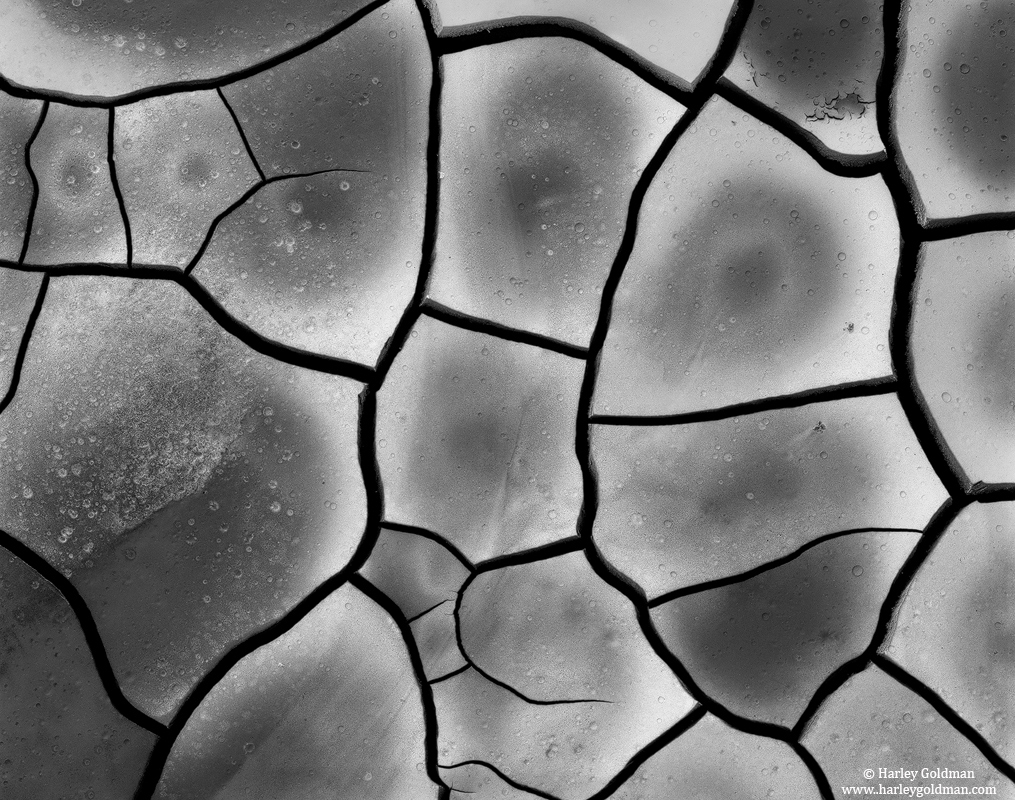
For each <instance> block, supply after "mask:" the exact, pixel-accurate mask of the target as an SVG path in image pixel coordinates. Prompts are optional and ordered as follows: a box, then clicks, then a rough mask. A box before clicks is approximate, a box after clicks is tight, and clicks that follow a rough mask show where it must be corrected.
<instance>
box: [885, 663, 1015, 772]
mask: <svg viewBox="0 0 1015 800" xmlns="http://www.w3.org/2000/svg"><path fill="white" fill-rule="evenodd" d="M874 664H875V666H877V667H879V668H880V669H882V670H883V671H884V672H886V673H887V674H888V675H890V676H891V677H892V678H894V679H895V680H896V681H898V682H899V683H901V684H902V685H903V686H905V687H906V688H907V689H909V690H910V691H912V692H913V693H914V694H916V695H918V696H919V697H920V698H921V699H922V700H924V701H925V702H926V703H928V704H929V705H930V706H931V708H933V709H934V710H935V711H936V712H937V713H938V714H940V715H941V716H942V717H943V718H944V719H945V721H946V722H948V723H949V724H950V725H951V726H952V727H953V728H955V729H956V730H957V731H958V732H959V733H960V734H962V735H963V736H964V737H966V739H968V740H969V741H970V742H971V743H972V744H973V746H974V747H975V748H976V749H977V750H979V751H980V754H981V755H982V756H983V757H984V758H985V759H987V761H988V762H989V763H990V765H991V766H992V767H994V769H996V770H997V771H998V772H1000V773H1001V774H1002V775H1004V776H1005V777H1006V778H1007V779H1008V780H1009V781H1011V782H1012V783H1015V767H1012V765H1011V764H1009V763H1008V762H1007V761H1006V760H1005V759H1004V758H1002V757H1001V754H1000V753H998V752H997V750H995V749H994V746H993V745H992V744H991V743H990V742H988V741H987V740H986V738H985V737H984V736H983V734H982V733H980V732H979V731H978V730H976V728H974V727H973V726H972V725H970V724H969V723H968V722H966V721H965V720H964V719H963V718H962V717H961V716H960V715H959V713H958V712H957V711H955V709H953V708H952V707H951V706H950V705H948V703H946V702H945V700H944V698H942V697H941V695H939V694H938V693H937V692H935V691H934V690H933V689H931V688H930V687H929V686H927V684H925V683H924V682H923V681H921V680H920V679H919V678H917V677H915V676H914V675H912V674H910V673H909V672H908V671H906V670H905V669H903V668H902V667H901V666H900V665H899V664H897V663H896V662H895V661H892V660H891V659H890V658H888V657H887V656H885V655H883V654H880V653H879V654H878V655H876V656H874Z"/></svg>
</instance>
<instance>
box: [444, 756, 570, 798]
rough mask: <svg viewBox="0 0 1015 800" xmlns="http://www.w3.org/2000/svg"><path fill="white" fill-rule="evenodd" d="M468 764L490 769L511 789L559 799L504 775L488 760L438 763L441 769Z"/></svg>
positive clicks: (457, 790)
mask: <svg viewBox="0 0 1015 800" xmlns="http://www.w3.org/2000/svg"><path fill="white" fill-rule="evenodd" d="M470 764H472V765H475V766H477V767H485V768H486V769H488V770H490V772H492V773H493V774H494V775H496V776H497V777H498V778H500V779H501V780H502V781H504V783H506V784H507V785H508V786H510V787H512V788H513V789H517V790H518V791H520V792H527V793H528V794H531V795H534V796H536V797H542V798H544V800H559V798H558V797H557V796H556V795H553V794H550V793H549V792H544V791H543V790H542V789H536V788H533V787H532V786H526V785H525V784H524V783H519V782H518V781H516V780H515V779H514V778H512V777H511V776H510V775H506V774H505V773H503V772H502V771H501V770H500V769H498V768H497V767H496V766H495V765H494V764H491V763H490V762H489V761H479V760H477V759H469V760H468V761H459V762H458V763H457V764H440V765H439V766H440V768H441V769H457V768H458V767H467V766H469V765H470ZM455 791H456V792H461V791H462V790H461V789H455ZM463 794H471V792H463Z"/></svg>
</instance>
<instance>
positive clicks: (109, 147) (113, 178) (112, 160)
mask: <svg viewBox="0 0 1015 800" xmlns="http://www.w3.org/2000/svg"><path fill="white" fill-rule="evenodd" d="M115 133H116V109H114V108H110V109H109V130H108V131H107V132H106V163H107V164H108V165H109V182H110V183H111V184H112V185H113V195H114V196H115V197H116V205H117V207H118V208H119V209H120V218H121V219H122V220H123V236H124V239H125V241H126V245H127V269H130V268H131V267H133V266H134V237H133V235H132V234H131V230H130V217H129V216H128V214H127V204H126V203H125V202H124V200H123V191H122V190H121V188H120V179H119V178H118V177H117V175H116V149H115V146H114V145H115V143H116V142H115V138H116V137H115V135H114V134H115Z"/></svg>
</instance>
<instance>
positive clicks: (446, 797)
mask: <svg viewBox="0 0 1015 800" xmlns="http://www.w3.org/2000/svg"><path fill="white" fill-rule="evenodd" d="M452 791H456V792H460V793H461V794H472V792H462V790H461V789H453V787H451V786H448V785H446V784H445V785H444V786H442V787H441V788H440V791H439V792H438V793H437V800H451V792H452Z"/></svg>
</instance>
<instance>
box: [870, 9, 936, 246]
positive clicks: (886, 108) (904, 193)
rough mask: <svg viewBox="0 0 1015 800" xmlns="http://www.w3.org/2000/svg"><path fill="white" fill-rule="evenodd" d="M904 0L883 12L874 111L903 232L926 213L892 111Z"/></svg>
mask: <svg viewBox="0 0 1015 800" xmlns="http://www.w3.org/2000/svg"><path fill="white" fill-rule="evenodd" d="M902 6H903V0H885V2H884V8H883V11H882V14H883V20H884V23H883V26H882V27H883V29H884V43H885V46H884V56H883V57H882V60H881V72H880V73H879V74H878V80H877V85H876V88H875V106H874V114H875V117H874V118H875V121H876V123H877V128H878V135H879V136H880V137H881V142H882V144H883V145H884V147H885V154H886V156H887V161H886V162H885V168H884V170H883V171H882V176H883V178H884V180H885V183H887V184H888V189H889V191H890V192H891V195H892V199H893V201H894V202H895V210H896V213H897V215H898V217H899V225H900V227H902V228H903V230H904V231H906V232H909V233H912V232H916V231H918V230H919V227H920V224H919V223H920V221H921V219H922V218H923V216H924V212H923V204H922V201H920V199H919V197H920V195H919V193H918V192H917V190H916V183H915V181H914V180H913V174H912V172H910V170H909V167H908V166H907V165H906V162H905V160H904V159H903V158H902V152H901V148H900V146H899V138H898V132H897V131H896V128H895V122H894V121H893V119H892V113H893V110H894V108H895V98H894V96H893V95H894V92H895V86H896V78H897V77H898V73H899V70H900V69H901V67H902V59H903V57H904V56H903V54H904V52H905V42H904V39H905V37H906V34H905V29H904V26H903V25H902V17H903V11H902Z"/></svg>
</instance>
